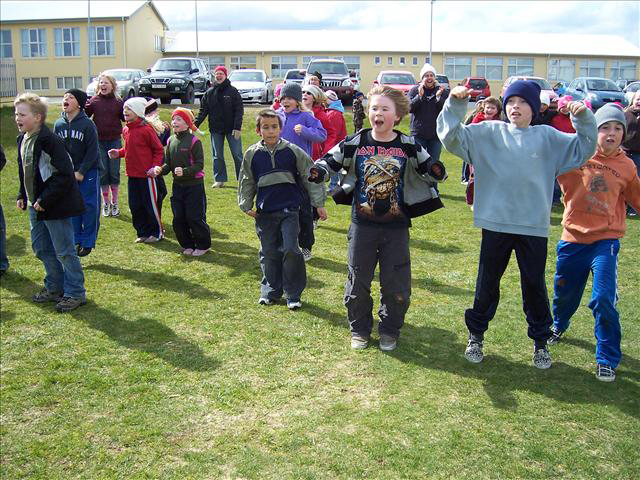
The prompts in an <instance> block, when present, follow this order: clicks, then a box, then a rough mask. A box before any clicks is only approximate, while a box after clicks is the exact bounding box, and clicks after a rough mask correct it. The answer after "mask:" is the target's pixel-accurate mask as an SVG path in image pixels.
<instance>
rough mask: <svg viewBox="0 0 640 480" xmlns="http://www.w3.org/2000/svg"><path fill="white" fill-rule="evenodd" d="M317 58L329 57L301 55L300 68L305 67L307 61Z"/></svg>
mask: <svg viewBox="0 0 640 480" xmlns="http://www.w3.org/2000/svg"><path fill="white" fill-rule="evenodd" d="M317 58H329V57H315V56H305V57H302V65H301V66H300V68H302V69H305V68H307V66H308V65H309V62H310V61H311V60H316V59H317Z"/></svg>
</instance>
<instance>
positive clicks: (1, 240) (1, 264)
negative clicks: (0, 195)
mask: <svg viewBox="0 0 640 480" xmlns="http://www.w3.org/2000/svg"><path fill="white" fill-rule="evenodd" d="M8 268H9V259H8V258H7V224H6V222H5V221H4V212H3V211H2V205H0V271H3V272H6V271H7V270H8Z"/></svg>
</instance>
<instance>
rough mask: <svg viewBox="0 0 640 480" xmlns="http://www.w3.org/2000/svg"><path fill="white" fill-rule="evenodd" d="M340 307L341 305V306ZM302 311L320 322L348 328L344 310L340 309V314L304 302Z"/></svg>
mask: <svg viewBox="0 0 640 480" xmlns="http://www.w3.org/2000/svg"><path fill="white" fill-rule="evenodd" d="M341 306H342V305H341ZM303 309H304V311H305V312H306V313H309V314H311V315H313V316H314V317H317V318H319V319H320V320H322V321H327V320H328V321H329V322H331V323H332V324H333V325H336V326H338V327H344V328H349V322H348V321H347V312H346V310H345V309H344V308H342V309H341V313H337V312H334V311H331V310H327V309H326V308H322V307H320V306H318V305H315V304H313V303H309V302H304V307H303Z"/></svg>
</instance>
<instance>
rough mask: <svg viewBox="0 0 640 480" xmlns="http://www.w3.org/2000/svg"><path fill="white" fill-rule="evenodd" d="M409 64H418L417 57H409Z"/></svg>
mask: <svg viewBox="0 0 640 480" xmlns="http://www.w3.org/2000/svg"><path fill="white" fill-rule="evenodd" d="M411 64H412V65H414V66H417V65H418V57H413V59H411Z"/></svg>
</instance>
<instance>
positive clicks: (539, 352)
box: [533, 347, 551, 370]
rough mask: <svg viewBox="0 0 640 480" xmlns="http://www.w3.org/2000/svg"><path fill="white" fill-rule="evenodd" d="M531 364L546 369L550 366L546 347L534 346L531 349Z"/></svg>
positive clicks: (549, 357) (549, 356)
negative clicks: (532, 349)
mask: <svg viewBox="0 0 640 480" xmlns="http://www.w3.org/2000/svg"><path fill="white" fill-rule="evenodd" d="M533 366H534V367H536V368H540V369H541V370H546V369H547V368H550V367H551V355H550V354H549V350H547V347H540V348H535V349H534V351H533Z"/></svg>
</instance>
